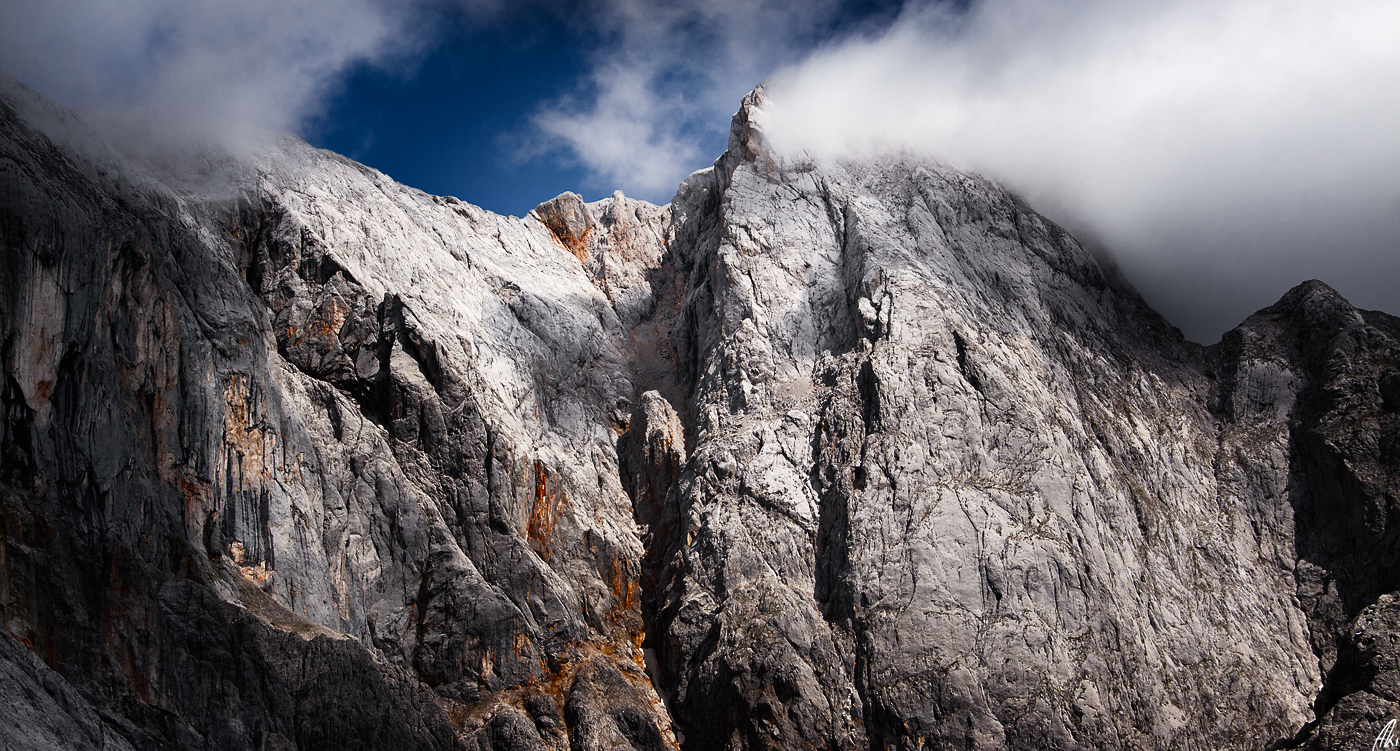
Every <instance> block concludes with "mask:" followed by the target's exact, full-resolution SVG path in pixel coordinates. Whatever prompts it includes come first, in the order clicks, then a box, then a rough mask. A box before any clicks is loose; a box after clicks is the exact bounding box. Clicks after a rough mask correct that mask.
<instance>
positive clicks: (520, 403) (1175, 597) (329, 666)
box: [0, 81, 1400, 751]
mask: <svg viewBox="0 0 1400 751" xmlns="http://www.w3.org/2000/svg"><path fill="white" fill-rule="evenodd" d="M0 88H2V89H3V91H0V212H3V214H2V215H0V233H3V235H2V236H0V240H2V241H3V248H4V250H3V253H4V256H3V263H0V343H3V351H0V365H3V370H4V379H3V383H0V459H3V462H0V616H3V618H2V619H0V622H3V624H4V629H5V631H7V632H8V635H0V683H3V684H4V685H5V686H6V687H7V688H6V695H7V696H14V697H17V698H15V699H12V700H7V701H9V703H8V704H0V707H3V708H4V709H3V711H4V712H5V715H6V716H5V717H3V718H0V726H3V727H0V738H3V739H4V741H5V743H6V744H7V745H6V747H7V748H10V747H14V748H35V749H42V748H53V747H56V745H57V744H59V743H61V742H66V743H68V744H69V745H70V746H73V747H92V748H126V747H131V748H151V749H158V748H190V747H197V748H220V749H223V748H228V749H243V748H248V749H252V748H258V749H264V748H270V749H281V748H306V749H311V748H346V747H375V748H379V747H403V748H423V749H430V748H431V749H440V748H441V749H468V748H470V749H482V750H483V751H485V750H486V749H497V750H505V749H532V750H533V749H551V750H555V751H559V750H562V749H595V748H596V749H603V748H608V749H611V748H619V747H621V748H627V747H631V748H636V749H646V750H648V751H650V750H651V749H664V748H677V747H684V748H687V749H696V750H700V749H710V748H716V749H718V748H726V749H728V748H794V749H796V748H808V747H818V748H850V749H856V748H860V749H865V748H891V747H900V748H904V747H909V748H919V747H936V748H964V749H995V748H1058V749H1080V748H1085V749H1087V748H1103V749H1110V748H1145V749H1169V748H1191V747H1197V746H1199V747H1219V748H1262V747H1266V746H1269V745H1270V744H1274V743H1291V744H1302V745H1307V747H1309V748H1332V747H1337V746H1336V745H1335V744H1337V743H1342V742H1346V743H1351V742H1353V741H1354V740H1356V739H1363V738H1364V737H1366V734H1368V733H1370V734H1371V736H1370V737H1374V734H1375V733H1377V732H1380V728H1381V727H1382V726H1383V725H1384V723H1385V720H1386V719H1387V718H1388V717H1393V716H1396V712H1397V711H1400V705H1397V704H1396V697H1395V696H1393V695H1392V694H1394V692H1393V691H1391V690H1390V689H1389V688H1386V687H1387V686H1390V685H1391V684H1392V683H1395V682H1396V681H1397V680H1400V679H1397V678H1396V675H1400V674H1397V673H1396V672H1395V671H1396V669H1397V668H1396V665H1395V662H1394V660H1392V659H1390V657H1387V656H1386V655H1387V654H1388V653H1387V652H1386V651H1385V650H1386V649H1388V647H1386V646H1385V644H1386V643H1387V642H1386V639H1387V638H1388V637H1385V636H1384V635H1385V634H1386V633H1389V632H1388V631H1386V630H1385V629H1386V628H1389V627H1388V626H1385V623H1388V622H1389V621H1387V620H1386V619H1390V620H1395V618H1392V617H1391V615H1394V614H1391V615H1387V613H1388V612H1389V611H1387V610H1386V607H1389V606H1388V605H1387V604H1386V603H1388V602H1390V599H1393V598H1391V597H1390V595H1389V593H1391V592H1393V591H1395V590H1396V589H1397V588H1398V587H1400V582H1397V581H1396V579H1397V576H1400V569H1398V568H1397V565H1398V564H1400V562H1397V558H1396V555H1397V550H1400V547H1397V546H1398V545H1400V540H1397V538H1396V535H1397V531H1396V530H1397V525H1396V523H1395V522H1394V520H1395V519H1396V518H1397V516H1396V513H1397V512H1396V508H1397V507H1396V496H1397V491H1400V365H1398V364H1397V363H1400V322H1397V320H1396V319H1395V318H1392V317H1390V316H1388V315H1385V314H1382V313H1375V312H1369V311H1358V310H1356V309H1354V308H1353V307H1352V306H1350V305H1349V304H1348V303H1347V302H1346V301H1345V300H1343V299H1342V298H1341V297H1340V296H1338V295H1337V294H1336V293H1335V292H1333V291H1332V290H1331V289H1330V288H1327V287H1326V286H1325V285H1323V284H1321V283H1319V282H1309V283H1306V284H1304V285H1300V286H1299V287H1298V288H1296V289H1294V290H1293V291H1291V292H1289V293H1288V294H1287V295H1286V296H1285V297H1284V298H1283V299H1282V300H1281V301H1280V302H1279V303H1278V304H1277V305H1275V306H1273V307H1271V308H1268V309H1266V310H1264V311H1260V313H1258V314H1256V315H1255V316H1253V317H1251V318H1250V319H1249V320H1247V321H1246V322H1245V323H1244V324H1242V325H1241V326H1240V327H1239V328H1238V329H1236V330H1234V331H1232V332H1230V333H1229V334H1227V335H1226V336H1225V338H1224V339H1223V340H1222V342H1221V343H1219V344H1217V345H1214V346H1212V347H1207V348H1202V347H1200V346H1197V345H1194V344H1191V343H1189V342H1186V341H1184V340H1183V339H1182V338H1181V336H1180V334H1179V333H1178V332H1177V331H1176V330H1175V329H1173V328H1171V326H1170V325H1169V324H1167V323H1166V322H1165V321H1163V320H1162V319H1161V318H1160V317H1159V316H1158V315H1157V314H1155V313H1154V312H1152V311H1151V310H1150V309H1148V308H1147V306H1146V305H1145V304H1144V303H1143V302H1142V301H1141V299H1140V298H1139V297H1138V296H1137V295H1136V293H1134V292H1133V291H1132V290H1131V289H1130V288H1128V287H1126V286H1125V285H1124V284H1123V283H1122V282H1120V281H1118V280H1117V279H1116V277H1114V276H1113V275H1111V274H1108V273H1105V272H1104V270H1103V269H1101V268H1100V266H1099V264H1098V263H1097V262H1096V261H1095V260H1094V258H1093V257H1092V256H1091V255H1090V254H1088V253H1087V252H1085V251H1084V250H1083V249H1082V248H1081V247H1080V246H1079V245H1078V244H1077V243H1076V242H1075V241H1074V239H1073V238H1071V237H1069V236H1068V235H1067V234H1065V232H1064V231H1063V230H1061V229H1060V228H1059V227H1057V226H1055V225H1054V224H1053V223H1051V222H1049V221H1047V220H1045V219H1044V218H1042V217H1040V216H1039V215H1037V214H1036V213H1035V212H1034V211H1032V210H1031V209H1030V208H1029V207H1028V206H1026V205H1025V203H1024V202H1022V201H1021V200H1020V199H1018V198H1016V197H1015V196H1014V195H1012V194H1010V193H1008V192H1007V191H1005V190H1004V189H1002V188H1001V187H999V186H997V185H996V184H994V183H991V182H989V181H987V180H985V179H983V178H980V177H977V176H975V175H970V174H966V173H962V172H958V171H956V170H952V169H949V168H947V167H945V166H943V165H940V164H937V163H934V162H924V161H918V160H913V159H909V158H895V157H881V158H872V159H870V160H868V161H864V162H858V163H830V162H824V161H821V160H817V159H813V158H810V157H807V156H805V155H793V154H778V153H773V152H772V151H770V150H769V148H768V146H767V141H766V139H765V138H764V137H763V132H762V126H763V117H764V114H763V110H762V91H761V89H760V90H758V91H755V92H754V93H753V94H751V95H750V96H749V97H747V98H746V99H745V102H744V106H743V108H742V109H741V111H740V113H739V114H738V115H737V116H736V117H735V120H734V124H733V128H732V131H731V142H730V148H729V150H728V151H727V152H726V153H725V154H724V155H723V156H722V157H721V158H720V159H719V160H717V162H716V164H715V167H713V168H712V169H708V170H703V171H701V172H698V173H696V174H694V175H692V176H691V177H690V178H689V179H687V180H686V182H685V183H684V184H682V185H681V186H680V189H679V190H678V192H677V194H676V198H675V199H674V200H673V201H672V203H671V204H670V205H669V206H666V207H657V206H653V205H650V204H647V203H645V202H640V201H635V200H632V199H628V198H626V197H625V196H623V195H621V194H620V193H618V194H614V195H613V196H612V197H611V198H608V199H604V200H602V201H598V202H595V203H591V204H589V203H584V202H583V200H582V199H581V198H579V197H578V196H576V195H574V194H571V193H565V194H563V195H561V196H559V197H557V198H555V199H552V200H550V201H548V202H546V203H543V204H541V205H540V206H539V207H537V208H536V209H535V210H534V211H532V212H530V214H529V215H528V216H526V217H525V218H523V219H517V218H514V217H501V216H497V215H494V214H491V213H489V212H486V211H483V210H481V209H479V208H476V207H474V206H471V205H468V204H465V203H462V202H460V201H458V200H456V199H454V198H450V197H435V196H429V195H426V194H424V193H421V192H419V191H416V190H413V189H411V188H407V187H405V186H402V185H399V184H397V183H395V182H393V181H392V180H390V179H389V178H387V177H386V176H384V175H382V174H380V173H378V172H376V171H374V170H372V169H369V168H366V167H363V166H361V165H358V164H355V163H353V162H351V161H349V160H346V159H344V158H342V157H339V156H336V155H334V154H330V153H327V152H321V151H317V150H315V149H312V148H311V147H309V146H307V145H306V144H304V143H302V142H300V141H297V140H295V139H292V138H287V139H284V140H283V141H281V142H280V143H279V144H277V145H276V146H275V147H272V148H269V149H267V150H265V151H263V152H261V153H259V154H258V155H256V156H255V157H252V158H248V159H234V158H231V157H230V158H217V159H212V158H211V160H210V162H209V163H208V164H205V165H202V166H201V167H200V168H199V169H198V170H195V171H193V172H186V173H181V174H180V175H179V176H178V177H177V176H173V175H156V174H154V173H153V172H151V171H149V170H145V169H142V168H139V167H137V166H135V165H132V164H130V163H128V162H126V161H124V160H123V159H122V158H121V157H120V156H119V155H115V154H113V153H111V152H110V151H108V150H107V149H105V147H103V146H102V145H101V142H100V140H99V139H97V138H96V137H95V136H92V135H91V134H90V133H88V132H87V131H86V129H85V128H84V127H83V126H82V124H81V123H80V122H78V121H77V120H76V119H75V118H73V117H72V116H71V115H69V114H67V113H65V112H64V111H62V110H61V109H58V108H56V107H54V106H52V105H50V104H48V103H46V102H44V101H42V100H41V99H39V98H38V97H37V96H36V95H34V94H33V93H32V92H29V91H28V90H27V89H24V88H23V87H21V86H19V85H18V84H16V83H14V82H8V81H7V82H4V85H3V87H0ZM201 170H202V171H201ZM1387 598H1390V599H1387ZM1392 630H1393V629H1392ZM67 738H71V739H72V740H68V741H60V740H56V739H67Z"/></svg>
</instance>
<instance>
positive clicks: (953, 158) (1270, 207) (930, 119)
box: [768, 0, 1400, 341]
mask: <svg viewBox="0 0 1400 751" xmlns="http://www.w3.org/2000/svg"><path fill="white" fill-rule="evenodd" d="M1395 92H1400V5H1397V4H1396V3H1393V2H1389V1H1388V0H1345V1H1344V2H1335V3H1320V2H1310V1H1308V0H1225V1H1224V2H1204V1H1202V0H1168V1H1167V2H1158V3H1147V2H1109V1H1107V0H1084V1H1083V2H1072V3H1071V2H1048V1H1046V0H983V1H981V2H975V3H973V4H972V5H971V7H970V8H969V9H968V10H967V11H966V12H965V13H963V12H956V11H953V10H950V9H949V8H948V7H947V6H943V5H938V4H924V5H911V6H908V7H906V10H905V12H904V14H903V15H902V16H901V17H900V19H899V20H898V21H897V22H896V23H894V24H893V25H892V26H891V27H889V28H888V29H886V30H884V31H882V32H881V33H879V34H876V35H869V36H863V37H859V38H855V39H848V40H845V41H843V42H839V43H837V44H834V45H831V46H829V47H827V48H824V49H822V50H819V51H817V52H815V53H814V54H813V55H812V56H810V57H809V58H808V59H806V60H805V61H803V62H801V63H799V64H797V65H794V66H791V67H788V68H786V69H784V70H782V71H780V72H779V73H777V74H776V75H775V76H774V77H773V79H772V81H771V84H770V87H769V98H768V99H769V105H768V109H769V117H770V126H769V131H770V132H769V137H770V139H771V140H772V141H773V142H774V143H775V145H776V146H777V147H779V148H783V149H789V150H796V151H807V152H810V153H813V154H818V155H826V156H828V157H836V158H841V157H846V158H851V157H858V156H860V155H864V154H871V153H878V152H881V151H912V152H921V153H925V154H929V155H933V156H935V157H937V158H940V159H942V160H944V161H947V162H949V163H952V164H954V165H956V166H962V167H968V168H972V169H975V170H978V171H982V172H984V173H987V174H990V175H991V176H993V177H996V178H998V179H1001V180H1002V181H1004V182H1006V183H1008V184H1009V185H1011V186H1012V187H1013V188H1015V189H1017V190H1019V191H1021V192H1022V193H1023V194H1025V195H1026V196H1027V197H1028V198H1029V199H1030V200H1031V201H1032V203H1033V204H1035V205H1037V206H1038V207H1041V208H1042V209H1045V210H1048V212H1049V213H1050V214H1051V215H1052V216H1055V217H1057V218H1060V219H1061V220H1064V221H1066V222H1067V223H1068V224H1069V225H1070V226H1071V228H1072V229H1078V230H1087V231H1089V232H1091V233H1092V234H1094V235H1096V236H1097V237H1098V238H1099V239H1101V240H1102V241H1103V242H1104V243H1105V244H1107V245H1108V246H1109V248H1110V249H1111V250H1112V251H1113V252H1114V254H1115V256H1116V257H1117V259H1118V261H1119V262H1120V264H1121V265H1122V266H1123V268H1124V271H1125V272H1126V273H1127V275H1128V277H1129V279H1131V280H1132V281H1133V282H1134V283H1135V284H1137V285H1138V287H1139V288H1140V289H1141V290H1142V291H1143V292H1144V294H1145V295H1146V296H1147V297H1148V299H1149V301H1150V302H1152V303H1154V304H1155V305H1157V306H1158V307H1159V308H1161V309H1163V312H1164V313H1166V314H1167V316H1168V318H1170V319H1171V320H1173V322H1174V323H1177V324H1178V325H1180V326H1182V328H1183V329H1184V330H1185V331H1186V333H1187V334H1188V336H1192V337H1194V338H1197V339H1200V340H1206V341H1213V340H1214V337H1216V336H1218V335H1219V333H1220V332H1221V331H1223V330H1224V328H1226V327H1228V326H1231V325H1233V324H1234V323H1236V322H1238V321H1239V320H1240V319H1241V318H1242V317H1243V316H1244V315H1247V314H1248V313H1249V312H1251V311H1253V310H1254V309H1256V308H1258V307H1261V306H1262V305H1267V304H1268V303H1270V302H1272V301H1273V300H1274V299H1277V297H1278V295H1279V294H1280V293H1281V292H1282V291H1283V290H1284V289H1286V288H1287V287H1288V286H1290V285H1291V284H1294V283H1297V282H1300V281H1302V280H1303V279H1306V278H1308V277H1313V276H1316V277H1320V278H1323V279H1324V280H1326V281H1329V282H1331V283H1332V284H1334V285H1335V286H1337V287H1338V288H1339V289H1340V290H1341V291H1342V292H1343V293H1344V294H1347V295H1349V296H1351V297H1353V298H1354V301H1355V302H1357V303H1358V304H1361V305H1368V304H1369V305H1372V306H1378V307H1382V308H1385V309H1388V310H1390V311H1393V312H1397V313H1400V292H1397V288H1400V284H1397V282H1400V97H1397V96H1395Z"/></svg>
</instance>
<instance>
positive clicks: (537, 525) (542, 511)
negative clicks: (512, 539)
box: [525, 460, 565, 561]
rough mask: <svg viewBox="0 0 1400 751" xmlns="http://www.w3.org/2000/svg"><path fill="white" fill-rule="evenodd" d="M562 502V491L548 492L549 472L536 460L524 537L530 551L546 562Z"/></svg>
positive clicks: (549, 555)
mask: <svg viewBox="0 0 1400 751" xmlns="http://www.w3.org/2000/svg"><path fill="white" fill-rule="evenodd" d="M564 502H565V497H564V493H563V492H562V491H558V490H555V491H554V492H550V487H549V470H547V469H545V466H544V463H543V462H540V461H538V460H536V461H535V501H534V503H532V504H531V505H530V521H529V524H528V525H527V526H526V529H525V537H526V538H527V539H528V540H529V541H530V549H531V550H534V551H535V552H536V553H539V555H540V558H543V559H544V560H546V561H548V560H549V559H550V558H551V557H553V555H554V551H553V550H552V549H551V547H550V545H551V543H553V541H554V527H555V525H557V524H558V523H559V515H560V513H561V512H562V511H563V509H564Z"/></svg>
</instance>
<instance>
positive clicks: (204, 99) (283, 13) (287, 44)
mask: <svg viewBox="0 0 1400 751" xmlns="http://www.w3.org/2000/svg"><path fill="white" fill-rule="evenodd" d="M410 21H411V17H410V15H409V13H408V12H407V11H406V10H405V9H404V8H401V7H397V6H394V5H392V4H387V3H381V2H378V1H377V0H237V2H229V1H228V0H96V1H91V0H43V2H39V1H38V0H19V1H18V2H7V3H4V4H3V5H0V68H4V69H5V70H6V71H7V72H8V73H9V74H10V75H12V76H14V77H16V78H18V79H19V80H21V81H23V82H24V83H26V84H28V85H29V86H31V87H33V88H34V89H36V90H37V91H39V93H41V94H44V95H45V96H47V97H49V98H51V99H54V100H55V101H58V102H59V103H61V104H65V105H68V106H70V107H73V108H74V109H75V110H77V111H78V112H79V113H80V114H81V115H83V116H84V117H85V118H86V119H88V120H89V121H90V122H92V123H93V124H95V125H97V126H99V127H101V128H102V129H103V130H104V131H106V132H107V134H108V136H109V137H111V138H114V139H116V140H117V141H119V142H124V143H122V145H124V146H126V147H128V148H131V147H135V148H139V149H144V150H147V151H168V150H176V151H179V150H182V149H183V148H188V147H195V146H197V145H198V144H200V143H207V142H214V143H218V144H220V145H222V146H225V147H233V148H237V147H238V146H240V145H243V144H247V143H249V142H251V141H253V140H254V139H257V138H259V137H260V136H261V135H262V134H264V133H266V132H269V131H279V130H284V129H290V128H293V127H296V126H298V125H300V124H302V123H303V122H304V121H305V120H306V119H307V118H309V117H312V116H314V115H316V114H317V113H318V112H319V110H320V108H321V106H322V103H323V101H324V97H325V96H326V94H327V93H328V91H329V90H330V89H331V88H332V87H334V86H335V85H337V84H338V82H339V80H340V77H341V76H342V75H343V74H344V72H345V71H346V70H347V69H348V68H349V67H350V66H352V65H354V64H356V63H358V62H363V61H384V60H387V59H390V58H391V57H392V56H393V55H395V54H401V53H403V52H405V51H408V50H410V49H412V47H413V45H414V44H415V35H414V34H412V33H410V30H409V23H410Z"/></svg>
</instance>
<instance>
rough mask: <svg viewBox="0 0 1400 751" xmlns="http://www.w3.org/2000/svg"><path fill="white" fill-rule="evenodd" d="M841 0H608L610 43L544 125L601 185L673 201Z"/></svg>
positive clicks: (605, 35)
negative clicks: (735, 117)
mask: <svg viewBox="0 0 1400 751" xmlns="http://www.w3.org/2000/svg"><path fill="white" fill-rule="evenodd" d="M839 4H840V3H839V0H809V1H808V2H803V3H799V2H792V1H791V0H674V1H672V2H665V1H664V0H597V1H596V2H594V3H592V4H591V5H590V6H589V10H590V21H589V23H590V26H591V31H590V34H592V35H594V36H595V38H596V40H597V43H598V53H597V54H596V56H595V58H594V60H593V65H592V67H591V69H590V71H589V72H588V74H587V75H586V76H585V80H584V84H585V86H584V88H583V89H582V90H581V91H580V92H579V93H578V94H576V95H574V96H570V97H565V98H562V99H559V100H555V101H550V102H546V103H544V104H543V105H542V106H541V107H540V109H539V110H538V112H537V114H536V116H535V126H536V128H537V129H538V131H539V134H540V135H541V136H543V142H544V146H545V148H553V149H557V150H562V151H563V152H565V153H566V154H568V155H569V156H570V157H571V158H572V159H574V160H577V162H578V163H580V164H581V165H582V166H583V167H585V168H586V169H587V170H589V171H590V172H591V173H592V175H593V176H594V180H595V181H596V182H597V183H598V184H599V185H601V186H605V187H609V188H612V187H616V188H621V189H623V190H624V191H626V192H628V193H631V194H634V195H639V196H642V197H646V198H650V199H651V200H656V201H665V200H668V199H669V198H670V196H671V194H672V193H673V192H674V191H675V189H676V186H677V185H678V184H679V183H680V181H681V179H683V178H684V177H685V176H686V174H688V173H689V172H691V171H693V170H695V169H696V168H698V167H703V166H705V165H706V164H707V163H708V162H710V161H712V160H713V159H714V158H715V157H717V156H719V153H713V154H710V153H703V152H702V147H701V144H702V143H708V144H718V145H719V146H718V147H719V149H721V150H722V149H723V144H724V134H726V133H728V131H729V118H730V116H731V115H732V114H733V112H734V110H735V109H736V108H737V107H738V104H739V100H740V99H741V98H742V97H743V95H744V94H745V93H746V92H748V91H749V90H750V89H752V88H753V87H754V86H755V85H756V84H757V83H758V82H759V81H761V80H762V79H763V78H764V77H765V76H767V75H768V73H769V72H770V71H772V70H773V69H774V68H776V67H777V66H778V65H780V64H782V63H784V62H787V61H792V60H796V59H798V58H799V57H800V56H801V55H802V54H803V53H804V52H805V51H806V50H807V49H809V48H810V47H811V45H812V43H813V42H812V40H813V37H814V36H815V35H817V34H819V33H820V32H821V29H822V28H823V25H824V24H827V23H828V22H830V21H831V20H832V19H833V18H834V16H835V14H836V13H837V11H838V10H839Z"/></svg>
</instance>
